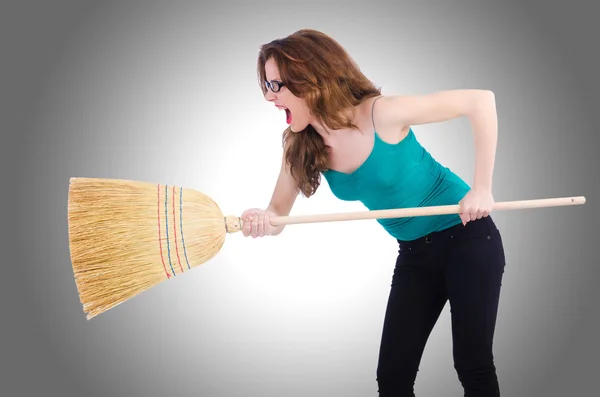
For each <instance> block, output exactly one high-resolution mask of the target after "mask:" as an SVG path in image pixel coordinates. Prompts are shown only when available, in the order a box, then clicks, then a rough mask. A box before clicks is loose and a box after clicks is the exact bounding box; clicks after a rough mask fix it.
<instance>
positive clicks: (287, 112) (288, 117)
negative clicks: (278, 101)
mask: <svg viewBox="0 0 600 397" xmlns="http://www.w3.org/2000/svg"><path fill="white" fill-rule="evenodd" d="M276 106H277V108H278V109H279V110H284V111H285V122H286V123H287V124H290V123H291V122H292V112H291V111H290V109H288V108H286V107H285V106H280V105H276Z"/></svg>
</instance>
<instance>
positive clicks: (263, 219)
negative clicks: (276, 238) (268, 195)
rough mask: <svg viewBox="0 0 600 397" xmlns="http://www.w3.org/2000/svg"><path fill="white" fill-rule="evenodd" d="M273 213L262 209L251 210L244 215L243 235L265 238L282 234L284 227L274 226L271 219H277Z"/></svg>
mask: <svg viewBox="0 0 600 397" xmlns="http://www.w3.org/2000/svg"><path fill="white" fill-rule="evenodd" d="M276 216H277V214H275V213H274V212H272V211H268V210H263V209H260V208H251V209H248V210H246V211H244V212H243V213H242V216H241V218H242V220H243V221H244V224H243V227H242V234H243V235H244V236H245V237H252V238H257V237H264V236H273V235H277V234H279V233H280V232H281V229H282V227H280V226H277V227H275V226H272V225H271V222H270V221H269V219H270V218H271V217H276Z"/></svg>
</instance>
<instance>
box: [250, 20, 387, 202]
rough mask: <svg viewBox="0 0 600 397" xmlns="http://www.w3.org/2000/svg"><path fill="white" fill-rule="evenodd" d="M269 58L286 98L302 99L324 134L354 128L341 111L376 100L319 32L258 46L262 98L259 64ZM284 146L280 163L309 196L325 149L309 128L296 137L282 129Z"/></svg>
mask: <svg viewBox="0 0 600 397" xmlns="http://www.w3.org/2000/svg"><path fill="white" fill-rule="evenodd" d="M270 58H273V60H274V61H275V63H276V65H277V67H278V69H279V73H280V76H279V77H280V78H281V80H282V81H283V82H284V83H285V85H286V87H287V88H288V89H289V90H290V91H291V93H292V94H294V95H295V96H296V97H299V98H302V99H304V100H305V101H306V105H307V107H308V108H309V110H310V112H311V113H312V115H313V116H314V117H315V118H317V120H319V121H320V122H322V123H323V124H324V125H326V126H327V127H329V128H330V129H341V128H344V127H347V128H357V127H356V126H355V125H354V124H353V123H352V121H351V119H350V118H349V117H345V116H344V115H343V111H345V110H347V109H349V108H352V107H354V106H356V105H358V104H360V103H361V102H362V101H364V100H366V99H368V98H371V97H374V96H379V95H381V90H380V88H378V87H376V86H375V85H374V84H373V83H372V82H371V81H370V80H369V79H367V77H366V76H365V75H364V74H363V73H362V72H361V71H360V68H359V67H358V65H357V64H356V62H355V61H354V60H353V59H352V58H351V57H350V55H349V54H348V53H347V52H346V50H345V49H344V48H343V47H342V46H341V45H340V44H339V43H338V42H337V41H336V40H334V39H333V38H331V37H330V36H328V35H326V34H325V33H322V32H319V31H316V30H312V29H302V30H298V31H296V32H294V33H292V34H290V35H289V36H287V37H284V38H280V39H276V40H273V41H271V42H269V43H267V44H263V45H262V46H261V47H260V51H259V55H258V65H257V68H258V70H257V71H258V79H259V84H260V87H261V89H262V91H263V94H266V87H265V84H264V82H265V80H266V76H265V63H266V62H267V60H269V59H270ZM286 144H289V145H288V149H287V151H286V153H285V159H286V162H287V163H288V164H289V166H290V171H291V173H292V176H293V177H294V178H295V180H296V182H297V184H298V188H299V189H300V191H301V192H302V194H304V195H305V196H306V197H310V196H311V195H313V194H314V193H315V192H316V190H317V188H318V187H319V185H320V182H321V174H320V173H321V172H323V171H325V170H327V169H328V158H329V156H328V152H327V146H326V145H325V142H324V141H323V138H322V137H321V135H319V133H317V131H315V129H314V128H313V127H312V126H311V125H308V126H307V127H306V128H305V129H304V130H303V131H298V132H296V133H292V130H291V128H290V127H288V128H286V130H285V131H284V132H283V145H284V147H285V146H286Z"/></svg>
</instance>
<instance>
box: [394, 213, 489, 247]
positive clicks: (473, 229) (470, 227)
mask: <svg viewBox="0 0 600 397" xmlns="http://www.w3.org/2000/svg"><path fill="white" fill-rule="evenodd" d="M497 233H499V230H498V227H497V226H496V223H495V222H494V220H493V219H492V216H491V215H488V216H487V217H484V218H481V219H477V220H475V221H470V222H467V224H466V225H463V224H462V223H459V224H455V225H453V226H449V227H446V228H443V229H441V230H437V231H434V232H430V233H427V234H426V235H424V236H421V237H418V238H416V239H412V240H403V239H396V241H397V242H398V245H399V246H400V248H401V250H405V249H407V250H413V249H418V248H419V247H422V246H425V245H429V244H434V243H435V242H440V241H448V240H457V239H463V240H464V239H475V238H486V239H491V238H492V237H493V236H495V235H496V234H497Z"/></svg>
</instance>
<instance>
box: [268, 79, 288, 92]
mask: <svg viewBox="0 0 600 397" xmlns="http://www.w3.org/2000/svg"><path fill="white" fill-rule="evenodd" d="M265 86H266V87H267V89H270V90H271V91H273V92H279V90H281V87H284V86H285V84H284V83H282V82H281V81H277V80H271V81H265Z"/></svg>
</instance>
